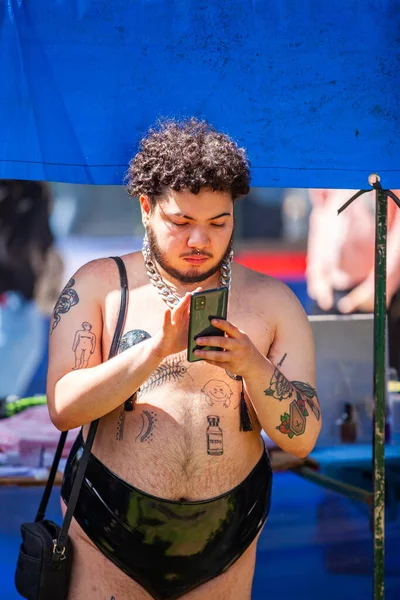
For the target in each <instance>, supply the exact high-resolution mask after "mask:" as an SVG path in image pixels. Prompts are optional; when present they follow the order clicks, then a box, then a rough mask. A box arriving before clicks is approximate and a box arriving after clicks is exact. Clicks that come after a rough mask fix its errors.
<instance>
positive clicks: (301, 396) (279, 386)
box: [264, 355, 321, 439]
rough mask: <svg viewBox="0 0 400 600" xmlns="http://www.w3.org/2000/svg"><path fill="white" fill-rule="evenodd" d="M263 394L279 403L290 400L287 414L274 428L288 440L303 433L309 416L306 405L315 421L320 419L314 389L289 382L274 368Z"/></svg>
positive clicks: (307, 384) (300, 383)
mask: <svg viewBox="0 0 400 600" xmlns="http://www.w3.org/2000/svg"><path fill="white" fill-rule="evenodd" d="M285 356H286V355H285ZM281 363H282V361H281ZM281 363H280V364H281ZM264 394H265V395H266V396H271V397H272V398H275V399H276V400H279V401H280V402H281V401H282V400H289V399H292V402H291V403H290V405H289V412H286V411H285V412H284V413H283V414H282V415H281V418H280V419H281V422H280V424H279V425H278V426H277V427H276V429H277V430H278V431H280V432H281V433H283V434H285V435H287V436H288V437H289V438H290V439H292V438H293V437H294V436H298V435H302V434H303V433H304V432H305V429H306V417H308V416H309V412H308V410H307V407H306V403H307V404H308V406H309V407H310V409H311V411H312V413H313V415H314V416H315V418H316V419H317V421H319V420H320V418H321V410H320V408H319V402H318V397H317V393H316V391H315V389H314V388H313V387H312V386H311V385H310V384H309V383H304V382H303V381H289V380H288V379H286V377H285V376H284V375H283V374H282V373H281V372H280V371H279V369H278V368H275V370H274V373H273V375H272V377H271V381H270V383H269V386H268V388H267V389H265V390H264Z"/></svg>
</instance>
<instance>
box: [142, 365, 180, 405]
mask: <svg viewBox="0 0 400 600" xmlns="http://www.w3.org/2000/svg"><path fill="white" fill-rule="evenodd" d="M186 374H188V375H190V374H189V373H188V370H187V368H186V367H185V365H183V364H182V360H181V359H179V358H176V357H171V358H167V359H166V360H164V361H163V362H162V363H161V365H160V366H159V367H157V369H156V370H155V371H154V373H152V374H151V375H150V377H149V378H148V379H147V380H146V381H145V382H144V384H143V385H142V386H140V390H139V395H140V396H143V395H144V394H146V392H150V391H151V390H154V389H155V388H157V387H160V386H161V385H164V383H168V382H170V381H175V382H178V381H179V380H180V379H182V377H184V376H185V375H186Z"/></svg>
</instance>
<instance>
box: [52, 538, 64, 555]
mask: <svg viewBox="0 0 400 600" xmlns="http://www.w3.org/2000/svg"><path fill="white" fill-rule="evenodd" d="M57 543H58V542H57V540H53V554H54V555H55V556H57V559H58V560H65V559H66V558H67V557H66V555H65V546H63V547H62V549H61V550H59V549H58V547H57Z"/></svg>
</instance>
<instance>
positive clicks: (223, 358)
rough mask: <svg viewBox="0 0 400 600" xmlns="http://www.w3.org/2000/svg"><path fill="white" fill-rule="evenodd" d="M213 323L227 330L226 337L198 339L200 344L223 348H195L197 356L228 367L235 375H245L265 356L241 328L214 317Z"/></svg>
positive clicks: (222, 366) (224, 367)
mask: <svg viewBox="0 0 400 600" xmlns="http://www.w3.org/2000/svg"><path fill="white" fill-rule="evenodd" d="M211 323H212V325H214V326H215V327H217V328H218V329H221V330H222V331H224V332H225V336H224V337H222V336H221V337H219V336H207V337H200V338H197V339H196V343H197V345H198V346H216V347H217V348H221V349H222V351H221V350H195V352H194V354H195V356H200V357H201V358H204V360H205V361H206V362H207V363H208V364H210V365H214V366H216V367H221V369H226V370H227V371H230V372H231V373H234V374H235V375H241V376H242V377H245V376H246V374H247V373H248V372H249V371H250V370H251V368H253V367H254V365H255V363H256V362H257V361H258V360H259V359H260V358H263V357H262V356H261V354H260V352H259V351H258V350H257V348H256V347H255V346H254V344H253V342H252V341H251V340H250V338H249V337H248V336H247V335H246V334H245V333H244V332H243V331H241V330H240V329H238V328H237V327H235V325H232V323H229V321H224V320H223V319H213V320H212V321H211Z"/></svg>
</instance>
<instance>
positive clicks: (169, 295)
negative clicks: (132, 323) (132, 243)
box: [142, 233, 233, 308]
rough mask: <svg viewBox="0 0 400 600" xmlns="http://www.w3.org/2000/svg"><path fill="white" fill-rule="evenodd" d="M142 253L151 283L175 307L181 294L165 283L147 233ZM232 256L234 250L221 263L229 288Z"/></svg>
mask: <svg viewBox="0 0 400 600" xmlns="http://www.w3.org/2000/svg"><path fill="white" fill-rule="evenodd" d="M142 254H143V258H144V265H145V267H146V273H147V275H148V276H149V279H150V281H151V283H152V284H153V285H154V287H155V288H156V290H157V292H158V293H159V294H160V296H161V298H162V299H163V300H164V302H165V303H166V304H167V305H168V306H169V308H174V306H176V305H177V304H178V302H180V300H181V298H179V296H177V295H176V294H175V293H174V292H173V291H172V290H171V288H170V287H169V286H168V285H167V284H166V283H165V281H164V280H163V278H162V277H161V275H160V273H159V271H158V269H157V267H156V265H155V263H154V261H153V258H152V256H151V251H150V244H149V238H148V237H147V233H146V234H145V236H144V238H143V248H142ZM232 258H233V252H230V254H229V256H227V258H225V259H224V261H223V263H222V265H221V285H222V286H225V287H227V288H228V289H229V288H230V287H231V279H232V265H231V263H232Z"/></svg>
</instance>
